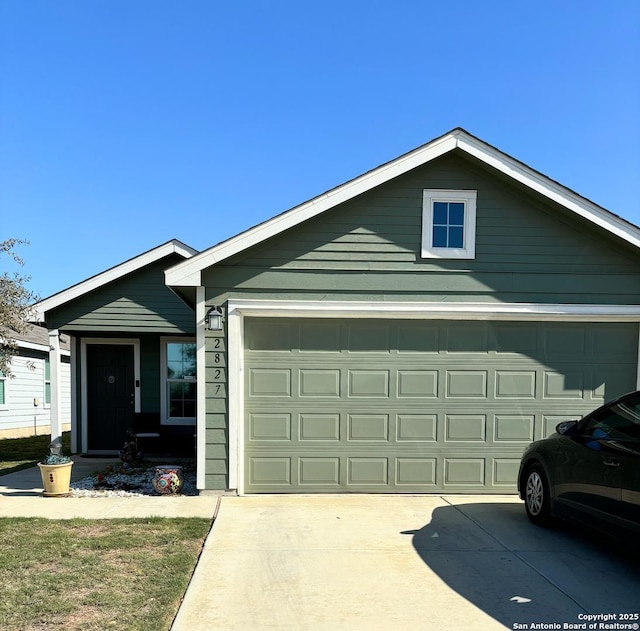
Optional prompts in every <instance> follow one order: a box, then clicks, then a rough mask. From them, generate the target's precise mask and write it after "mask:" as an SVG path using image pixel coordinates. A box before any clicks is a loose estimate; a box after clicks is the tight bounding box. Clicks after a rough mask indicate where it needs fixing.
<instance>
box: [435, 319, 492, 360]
mask: <svg viewBox="0 0 640 631" xmlns="http://www.w3.org/2000/svg"><path fill="white" fill-rule="evenodd" d="M446 330H447V337H446V340H447V347H446V349H445V350H446V352H447V353H464V354H465V355H468V354H470V353H482V354H486V353H488V352H489V332H488V330H487V327H486V326H485V325H484V324H482V323H475V322H474V323H455V324H449V325H447V327H446Z"/></svg>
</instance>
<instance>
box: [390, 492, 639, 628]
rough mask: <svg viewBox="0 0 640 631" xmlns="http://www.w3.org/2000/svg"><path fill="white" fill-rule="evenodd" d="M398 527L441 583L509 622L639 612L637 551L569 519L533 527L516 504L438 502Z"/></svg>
mask: <svg viewBox="0 0 640 631" xmlns="http://www.w3.org/2000/svg"><path fill="white" fill-rule="evenodd" d="M402 534H404V535H411V536H412V537H413V539H412V542H413V547H414V549H415V551H416V552H417V553H418V555H419V556H420V558H421V559H422V561H423V562H424V563H425V564H426V565H427V566H428V568H429V569H430V570H431V571H432V572H434V573H435V574H436V575H437V576H438V577H439V578H440V579H441V580H442V581H443V582H444V583H445V584H446V585H447V586H448V587H450V588H451V589H452V590H454V591H455V592H457V593H458V594H459V595H460V596H462V597H463V598H465V599H466V600H468V601H469V602H470V603H472V604H473V605H475V606H476V607H478V608H479V609H481V610H482V611H483V612H485V613H486V614H487V615H489V616H491V617H492V618H494V619H495V620H497V621H498V622H500V623H501V624H503V625H505V626H506V627H508V628H510V629H514V628H531V623H533V622H536V623H556V624H558V623H559V624H561V625H562V624H564V623H573V624H575V623H584V622H585V619H584V618H583V617H582V616H583V615H584V614H606V613H614V614H619V613H624V612H627V613H638V612H640V564H639V563H638V560H637V558H628V557H627V555H626V553H625V551H624V548H616V547H615V546H613V545H611V544H610V542H607V541H599V540H598V539H597V538H596V537H594V536H592V535H590V534H589V533H585V532H583V531H580V530H577V529H573V528H570V527H569V526H558V527H556V528H552V529H542V528H538V527H536V526H534V525H532V524H530V523H529V521H528V519H527V518H526V516H525V514H524V508H523V507H522V505H519V504H513V503H491V502H481V503H469V504H450V505H448V506H441V507H438V508H436V509H435V510H434V511H433V514H432V519H431V521H430V522H429V523H428V524H426V525H425V526H423V527H422V528H420V529H418V530H407V531H404V532H403V533H402ZM638 622H640V621H638ZM517 624H522V625H528V626H527V627H524V626H521V627H518V626H516V625H517ZM551 628H553V627H551ZM558 628H562V627H558ZM565 628H567V627H565ZM578 628H579V627H578ZM585 628H588V624H587V626H586V627H585Z"/></svg>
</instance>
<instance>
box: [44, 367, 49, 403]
mask: <svg viewBox="0 0 640 631" xmlns="http://www.w3.org/2000/svg"><path fill="white" fill-rule="evenodd" d="M44 404H45V405H51V362H50V361H49V358H48V357H47V358H46V359H45V360H44Z"/></svg>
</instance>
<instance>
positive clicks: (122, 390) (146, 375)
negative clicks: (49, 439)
mask: <svg viewBox="0 0 640 631" xmlns="http://www.w3.org/2000/svg"><path fill="white" fill-rule="evenodd" d="M193 254H195V250H193V249H192V248H190V247H188V246H186V245H184V244H183V243H180V242H179V241H170V242H168V243H165V244H163V245H161V246H159V247H157V248H154V249H153V250H150V251H148V252H145V253H143V254H141V255H139V256H137V257H135V258H133V259H131V260H129V261H126V262H125V263H122V264H121V265H118V266H116V267H114V268H112V269H110V270H107V271H106V272H103V273H102V274H98V275H97V276H94V277H92V278H90V279H88V280H86V281H84V282H82V283H80V284H78V285H74V286H73V287H70V288H69V289H66V290H64V291H61V292H59V293H57V294H55V295H53V296H51V297H50V298H47V299H45V300H43V301H41V302H40V303H38V304H37V305H36V313H37V317H38V319H39V320H40V321H42V322H43V323H44V324H45V325H46V326H47V328H48V329H49V330H50V332H51V331H53V332H55V331H59V332H60V333H62V332H64V333H66V334H68V335H69V336H70V338H71V436H72V446H73V448H74V450H75V451H78V452H82V453H91V454H114V453H117V452H118V451H119V450H120V449H122V447H123V445H124V443H125V440H127V436H128V435H127V432H128V430H130V429H133V427H134V416H135V415H136V414H140V413H144V414H146V415H148V416H149V417H152V418H153V419H154V423H155V425H156V427H153V428H148V427H147V428H145V429H153V430H154V432H155V431H156V430H160V429H162V430H165V431H164V433H166V434H167V435H171V434H172V432H173V433H175V434H176V435H180V437H182V435H183V434H184V432H185V430H187V431H188V428H193V427H194V425H195V422H196V418H195V390H196V387H195V321H194V316H193V310H192V309H191V308H190V307H189V306H187V305H186V304H185V303H184V301H183V300H181V299H180V298H179V297H178V296H176V295H175V294H174V293H173V292H172V291H171V290H170V289H169V288H168V287H167V286H166V285H165V282H164V271H165V270H166V269H167V268H168V267H171V266H174V265H176V264H178V263H180V262H181V261H184V260H185V259H187V258H189V257H191V256H193ZM50 339H54V340H55V339H56V338H55V335H54V336H52V335H51V334H50ZM189 365H191V366H193V370H191V371H190V370H189ZM191 373H193V374H191ZM189 377H191V380H189ZM53 407H54V408H55V405H53ZM55 416H57V419H55V420H54V418H52V435H55V436H58V435H59V432H60V431H61V426H62V425H65V424H66V423H68V419H65V418H61V414H60V413H58V414H57V415H55ZM52 417H54V414H53V412H52ZM56 432H57V433H56ZM157 433H161V432H160V431H157ZM190 433H191V436H193V430H192V429H191V432H190Z"/></svg>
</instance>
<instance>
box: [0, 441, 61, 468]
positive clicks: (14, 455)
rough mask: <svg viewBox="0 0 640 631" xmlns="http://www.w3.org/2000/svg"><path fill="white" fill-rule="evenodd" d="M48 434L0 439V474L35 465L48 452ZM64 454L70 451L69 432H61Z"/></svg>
mask: <svg viewBox="0 0 640 631" xmlns="http://www.w3.org/2000/svg"><path fill="white" fill-rule="evenodd" d="M50 442H51V436H50V435H48V434H47V435H43V436H29V437H28V438H4V439H2V440H0V475H6V474H7V473H13V472H14V471H20V469H28V468H30V467H35V466H36V464H37V463H38V462H40V461H41V460H42V459H43V457H44V456H46V455H47V454H48V453H49V443H50ZM62 448H63V451H64V453H65V455H69V454H70V453H71V432H64V433H63V434H62Z"/></svg>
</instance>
